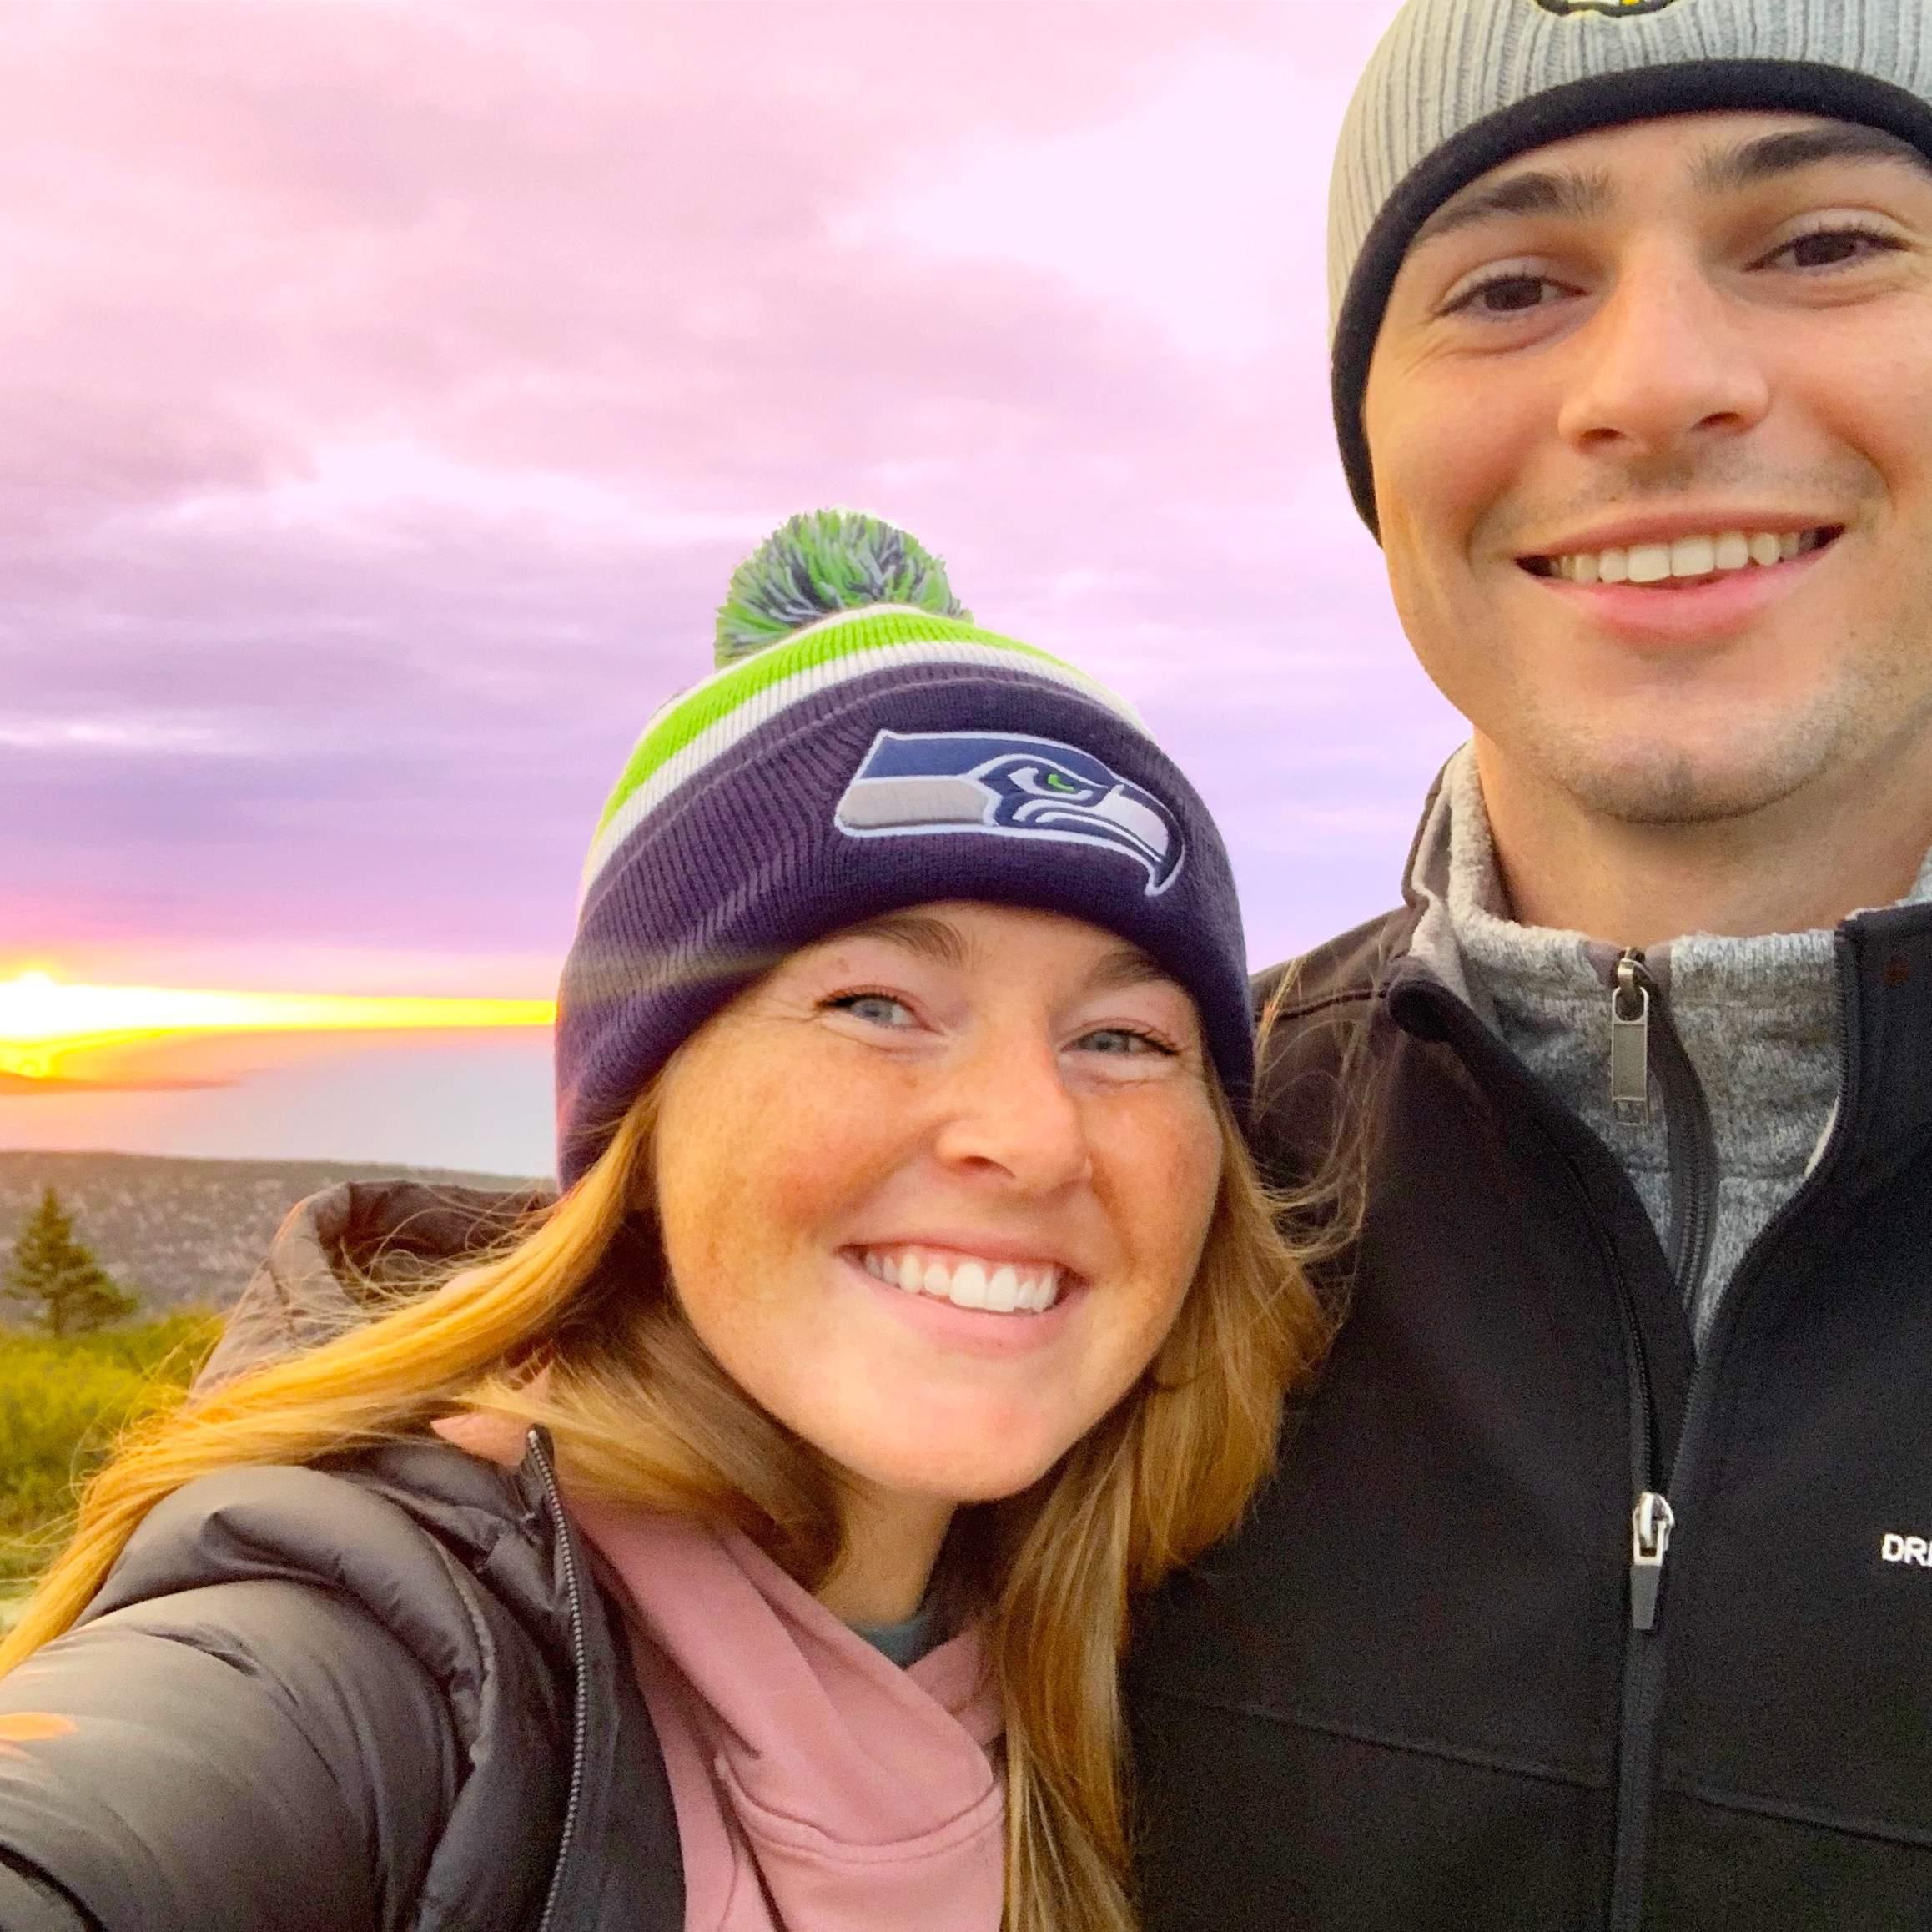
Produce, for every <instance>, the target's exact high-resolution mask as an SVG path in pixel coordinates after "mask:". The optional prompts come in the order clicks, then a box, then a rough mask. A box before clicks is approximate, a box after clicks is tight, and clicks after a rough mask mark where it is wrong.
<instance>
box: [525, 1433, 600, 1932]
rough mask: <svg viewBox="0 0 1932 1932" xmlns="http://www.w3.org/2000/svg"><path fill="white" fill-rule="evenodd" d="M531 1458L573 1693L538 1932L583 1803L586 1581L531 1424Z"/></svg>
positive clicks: (550, 1911) (553, 1918) (557, 1900)
mask: <svg viewBox="0 0 1932 1932" xmlns="http://www.w3.org/2000/svg"><path fill="white" fill-rule="evenodd" d="M529 1445H530V1458H531V1461H532V1462H534V1463H535V1464H536V1473H537V1478H538V1481H539V1482H541V1484H542V1486H543V1502H544V1509H545V1511H546V1513H547V1514H548V1516H549V1517H550V1520H551V1528H552V1530H553V1531H554V1532H556V1548H557V1562H558V1567H559V1568H560V1569H561V1571H562V1572H563V1584H564V1597H565V1603H566V1609H567V1611H568V1613H569V1618H570V1633H571V1671H572V1673H573V1676H574V1678H575V1680H576V1681H575V1684H574V1687H573V1689H572V1692H571V1774H570V1784H569V1786H568V1788H567V1795H566V1798H565V1800H564V1818H563V1829H562V1830H561V1832H560V1833H559V1834H557V1849H556V1863H555V1864H553V1865H552V1866H551V1874H550V1885H549V1888H548V1890H547V1892H546V1895H545V1898H544V1902H543V1914H542V1916H541V1918H540V1919H538V1920H537V1932H552V1928H553V1927H556V1926H558V1925H560V1924H561V1920H560V1919H558V1917H557V1914H558V1912H559V1910H560V1909H561V1905H562V1902H563V1891H564V1878H565V1874H566V1871H567V1870H568V1868H569V1865H570V1861H571V1851H572V1850H573V1849H574V1847H575V1841H576V1832H577V1819H578V1815H579V1814H580V1813H581V1810H582V1808H583V1797H584V1777H585V1772H586V1762H585V1760H586V1750H587V1747H588V1744H589V1742H590V1671H589V1665H588V1658H587V1657H586V1643H585V1638H584V1596H583V1591H584V1586H583V1579H582V1574H581V1571H580V1570H579V1569H578V1567H577V1552H576V1538H575V1537H574V1536H573V1534H572V1533H571V1526H570V1519H569V1517H566V1515H565V1514H564V1505H563V1492H562V1490H561V1488H560V1487H558V1484H557V1479H556V1469H555V1467H553V1466H552V1464H551V1459H550V1436H549V1434H548V1431H545V1430H542V1429H532V1430H531V1431H530V1436H529Z"/></svg>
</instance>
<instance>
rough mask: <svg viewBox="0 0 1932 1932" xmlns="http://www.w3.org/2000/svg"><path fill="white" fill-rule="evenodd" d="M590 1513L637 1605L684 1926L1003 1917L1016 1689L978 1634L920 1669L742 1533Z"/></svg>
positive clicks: (946, 1931)
mask: <svg viewBox="0 0 1932 1932" xmlns="http://www.w3.org/2000/svg"><path fill="white" fill-rule="evenodd" d="M571 1516H572V1517H573V1519H574V1521H575V1522H576V1524H577V1526H578V1527H579V1528H580V1529H581V1531H582V1532H583V1533H584V1535H585V1537H586V1538H587V1539H588V1540H589V1542H591V1545H592V1546H593V1547H594V1548H595V1549H596V1552H597V1554H598V1556H599V1557H601V1559H602V1562H603V1564H604V1567H605V1569H606V1573H607V1575H608V1576H609V1577H610V1578H611V1579H612V1580H613V1581H614V1582H616V1584H617V1585H619V1586H620V1587H621V1592H622V1595H623V1597H624V1599H625V1600H626V1602H627V1603H628V1605H629V1607H630V1609H631V1652H632V1654H633V1656H634V1657H635V1658H636V1665H637V1677H638V1681H639V1683H641V1685H642V1687H643V1691H644V1698H645V1702H646V1703H647V1705H648V1706H649V1708H650V1712H651V1717H652V1722H653V1723H655V1724H656V1726H657V1736H658V1741H659V1743H660V1744H661V1745H662V1748H663V1752H664V1762H665V1768H666V1769H667V1771H668V1773H669V1774H670V1779H671V1795H672V1802H673V1804H675V1806H676V1809H677V1832H678V1838H679V1840H680V1844H681V1847H682V1852H683V1857H684V1883H685V1913H684V1924H685V1932H908V1929H910V1928H913V1927H917V1928H918V1932H999V1921H1000V1911H1001V1904H1002V1900H1003V1898H1004V1889H1005V1884H1004V1838H1005V1833H1004V1824H1005V1800H1004V1789H1003V1787H1002V1784H1001V1782H1000V1779H999V1774H998V1772H997V1771H996V1769H995V1768H994V1763H993V1761H992V1758H991V1757H990V1756H989V1747H990V1746H991V1745H992V1744H993V1743H994V1742H995V1740H996V1739H997V1738H999V1733H1000V1711H999V1698H998V1695H997V1693H995V1692H994V1690H993V1688H991V1686H990V1685H989V1684H988V1683H987V1682H986V1681H985V1672H984V1653H983V1651H982V1648H981V1645H980V1643H979V1638H978V1636H977V1634H976V1633H974V1632H973V1631H970V1630H969V1631H967V1632H965V1633H963V1634H962V1635H960V1636H958V1637H955V1638H953V1639H952V1640H951V1641H950V1642H948V1643H943V1644H941V1645H940V1646H939V1647H938V1648H937V1649H936V1650H933V1651H931V1652H928V1654H927V1655H926V1656H924V1657H923V1658H920V1659H919V1660H918V1663H914V1664H913V1666H912V1667H911V1668H909V1669H906V1670H902V1669H900V1668H899V1667H898V1665H897V1664H894V1663H891V1662H889V1661H888V1659H887V1658H884V1657H883V1656H881V1655H880V1653H878V1651H877V1650H875V1649H873V1647H872V1646H871V1645H870V1644H869V1643H867V1642H866V1641H865V1639H864V1638H862V1637H859V1636H858V1635H857V1634H855V1633H853V1631H851V1630H849V1629H848V1628H846V1626H845V1625H844V1624H843V1623H840V1622H839V1621H838V1618H836V1617H834V1616H833V1614H832V1613H831V1612H830V1611H828V1610H827V1609H826V1608H825V1607H824V1606H823V1604H821V1603H819V1602H818V1601H817V1600H816V1599H815V1598H814V1597H813V1596H812V1595H811V1594H810V1593H809V1592H807V1591H806V1590H804V1589H802V1588H801V1587H799V1585H798V1584H797V1583H795V1582H793V1581H792V1578H791V1577H788V1576H787V1575H786V1573H785V1572H783V1571H782V1570H781V1569H780V1568H779V1567H778V1566H777V1564H776V1563H774V1562H772V1560H771V1559H770V1558H769V1557H767V1556H766V1555H765V1554H764V1553H763V1552H762V1551H761V1550H760V1549H758V1547H757V1546H756V1545H755V1544H753V1543H752V1542H749V1541H747V1538H745V1537H742V1536H741V1535H739V1534H738V1533H737V1532H735V1531H729V1530H712V1529H708V1528H706V1527H702V1526H701V1525H698V1524H694V1523H690V1522H682V1521H681V1520H679V1519H677V1518H676V1517H666V1516H660V1515H656V1514H653V1513H652V1512H647V1511H643V1510H637V1509H626V1508H623V1507H616V1506H613V1505H608V1504H591V1503H572V1505H571Z"/></svg>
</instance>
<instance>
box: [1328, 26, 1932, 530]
mask: <svg viewBox="0 0 1932 1932" xmlns="http://www.w3.org/2000/svg"><path fill="white" fill-rule="evenodd" d="M1725 109H1736V110H1743V111H1764V110H1771V111H1779V110H1782V111H1786V112H1789V113H1809V114H1819V115H1824V116H1826V117H1828V118H1832V119H1835V120H1843V121H1852V122H1856V123H1861V124H1863V125H1865V126H1869V127H1876V128H1882V129H1884V131H1885V132H1886V133H1891V134H1895V135H1897V136H1899V138H1900V139H1902V140H1904V141H1907V142H1909V143H1912V144H1913V145H1914V146H1915V147H1917V148H1919V149H1921V150H1922V151H1923V152H1924V153H1927V154H1928V155H1932V0H1409V4H1408V5H1407V6H1406V7H1405V8H1403V9H1402V11H1401V13H1399V14H1398V15H1397V16H1396V20H1395V23H1394V24H1393V25H1392V26H1391V28H1389V30H1388V33H1386V35H1385V36H1384V37H1383V39H1382V42H1381V45H1380V46H1379V47H1378V48H1376V51H1375V53H1374V54H1373V56H1372V57H1371V59H1370V61H1369V64H1368V67H1367V69H1366V72H1365V73H1363V75H1362V78H1361V84H1360V85H1359V86H1358V87H1357V88H1356V93H1355V98H1354V99H1353V101H1352V102H1351V103H1350V106H1349V109H1348V113H1347V117H1346V119H1345V120H1344V122H1343V123H1342V130H1341V141H1340V143H1339V145H1338V146H1337V148H1336V160H1335V173H1334V175H1333V177H1332V179H1331V184H1330V189H1329V224H1328V234H1329V243H1328V279H1329V300H1330V311H1331V319H1332V325H1333V329H1332V342H1333V350H1334V361H1333V390H1334V404H1335V423H1336V435H1337V436H1338V438H1339V439H1340V441H1341V456H1342V465H1343V467H1344V468H1345V469H1346V471H1347V473H1348V480H1349V488H1350V490H1351V492H1352V493H1353V495H1354V497H1355V501H1356V508H1357V509H1358V510H1360V511H1361V515H1362V518H1363V520H1364V521H1366V523H1367V524H1368V526H1369V527H1370V529H1371V530H1374V529H1376V508H1375V481H1374V476H1373V474H1372V471H1371V467H1370V461H1369V450H1368V448H1367V445H1366V440H1365V439H1364V436H1363V434H1362V425H1361V404H1362V395H1363V392H1364V390H1366V386H1367V382H1368V370H1369V363H1370V360H1371V358H1372V356H1373V355H1374V351H1375V344H1376V336H1377V335H1379V334H1380V333H1381V324H1382V316H1383V313H1384V311H1385V309H1386V307H1387V304H1388V298H1389V290H1390V289H1391V286H1392V284H1394V281H1395V279H1396V272H1397V270H1398V269H1400V268H1401V264H1402V258H1403V256H1404V255H1405V254H1406V253H1407V252H1408V248H1409V244H1410V243H1411V241H1412V240H1413V239H1414V238H1415V235H1416V230H1417V229H1420V228H1421V225H1422V224H1423V223H1424V222H1425V221H1426V220H1427V219H1429V217H1430V216H1431V214H1434V213H1435V211H1436V209H1438V208H1440V207H1441V205H1442V204H1444V203H1445V202H1446V201H1447V200H1448V199H1450V197H1451V196H1452V195H1454V194H1460V193H1461V192H1462V189H1465V188H1467V186H1468V185H1469V184H1470V183H1471V182H1472V181H1474V180H1475V179H1477V177H1478V176H1480V175H1482V174H1487V173H1488V172H1489V170H1490V169H1492V168H1497V167H1500V166H1502V164H1503V163H1504V162H1506V161H1507V160H1510V159H1512V158H1513V157H1514V156H1516V155H1517V154H1520V153H1525V152H1527V151H1528V150H1529V149H1531V148H1542V147H1547V146H1548V145H1550V144H1551V143H1552V142H1557V141H1565V140H1568V139H1571V138H1573V137H1574V136H1576V135H1578V134H1583V133H1591V132H1592V131H1593V130H1595V129H1597V128H1606V127H1614V126H1619V125H1621V124H1623V123H1626V122H1629V121H1641V120H1649V119H1653V118H1657V117H1658V116H1661V115H1665V114H1678V113H1713V112H1718V111H1723V110H1725Z"/></svg>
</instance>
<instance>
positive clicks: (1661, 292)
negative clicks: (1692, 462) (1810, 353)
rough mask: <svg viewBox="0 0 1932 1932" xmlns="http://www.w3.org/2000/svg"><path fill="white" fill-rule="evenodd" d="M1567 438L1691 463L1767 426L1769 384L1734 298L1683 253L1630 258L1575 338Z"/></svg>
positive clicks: (1609, 451) (1635, 455) (1639, 456)
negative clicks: (1709, 447)
mask: <svg viewBox="0 0 1932 1932" xmlns="http://www.w3.org/2000/svg"><path fill="white" fill-rule="evenodd" d="M1571 348H1572V354H1573V355H1575V356H1576V357H1577V370H1576V372H1575V375H1574V376H1573V379H1572V380H1571V382H1570V384H1569V386H1568V392H1567V399H1566V400H1565V402H1564V405H1563V409H1562V415H1561V418H1560V426H1561V429H1562V434H1563V435H1564V437H1565V438H1566V440H1568V441H1569V442H1571V443H1572V444H1574V445H1576V446H1577V447H1578V448H1580V449H1582V450H1587V451H1588V452H1589V453H1591V454H1593V455H1612V456H1617V455H1622V456H1624V457H1626V458H1629V459H1634V460H1643V459H1646V458H1649V459H1658V458H1670V457H1677V456H1685V455H1694V454H1695V453H1696V452H1697V449H1698V445H1701V444H1705V443H1714V442H1718V441H1722V440H1727V439H1728V438H1730V437H1733V436H1736V435H1741V434H1743V432H1745V431H1747V430H1750V429H1752V428H1753V427H1755V426H1756V425H1758V423H1760V422H1761V421H1763V418H1764V415H1765V414H1766V412H1767V411H1768V410H1769V408H1770V406H1771V385H1770V381H1769V379H1768V376H1767V375H1766V372H1765V370H1764V368H1763V364H1762V360H1761V359H1760V357H1759V356H1758V354H1757V353H1756V350H1755V345H1753V341H1752V339H1751V336H1750V334H1749V331H1748V330H1745V329H1744V328H1743V327H1741V326H1740V324H1739V319H1738V314H1737V312H1736V309H1734V307H1733V303H1732V301H1731V299H1728V297H1727V295H1726V294H1725V292H1724V291H1723V289H1721V288H1719V287H1718V284H1716V283H1715V282H1714V281H1713V279H1712V278H1711V275H1710V274H1709V272H1708V269H1706V268H1705V267H1704V266H1703V264H1701V263H1700V262H1698V260H1697V259H1695V257H1694V256H1693V255H1692V254H1690V253H1689V252H1688V251H1687V250H1682V249H1674V248H1668V249H1663V248H1660V249H1654V250H1651V251H1648V252H1645V253H1643V254H1638V255H1635V256H1633V258H1632V259H1630V260H1629V261H1628V263H1626V264H1624V265H1623V269H1622V270H1621V272H1620V273H1619V274H1618V280H1617V283H1616V285H1615V287H1614V288H1613V289H1612V291H1611V292H1610V294H1609V295H1608V297H1607V299H1606V300H1605V302H1604V303H1603V305H1602V308H1600V309H1598V310H1597V313H1596V314H1595V315H1593V316H1592V318H1591V319H1590V320H1589V323H1588V324H1587V326H1585V327H1584V328H1582V329H1581V330H1578V331H1577V334H1576V335H1574V336H1573V337H1572V340H1571Z"/></svg>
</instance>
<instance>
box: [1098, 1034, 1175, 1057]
mask: <svg viewBox="0 0 1932 1932" xmlns="http://www.w3.org/2000/svg"><path fill="white" fill-rule="evenodd" d="M1074 1044H1075V1045H1076V1046H1077V1047H1079V1049H1080V1051H1081V1052H1082V1053H1089V1054H1119V1055H1122V1056H1127V1055H1134V1054H1159V1055H1160V1056H1161V1057H1162V1058H1164V1059H1172V1058H1173V1057H1174V1049H1173V1048H1172V1047H1170V1046H1169V1045H1168V1044H1167V1043H1166V1042H1165V1040H1158V1039H1155V1037H1154V1036H1153V1035H1152V1034H1145V1033H1136V1032H1135V1030H1134V1029H1133V1028H1132V1027H1130V1026H1097V1027H1095V1028H1094V1030H1093V1031H1092V1032H1091V1033H1084V1034H1081V1035H1080V1037H1079V1039H1078V1040H1076V1041H1075V1042H1074Z"/></svg>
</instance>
